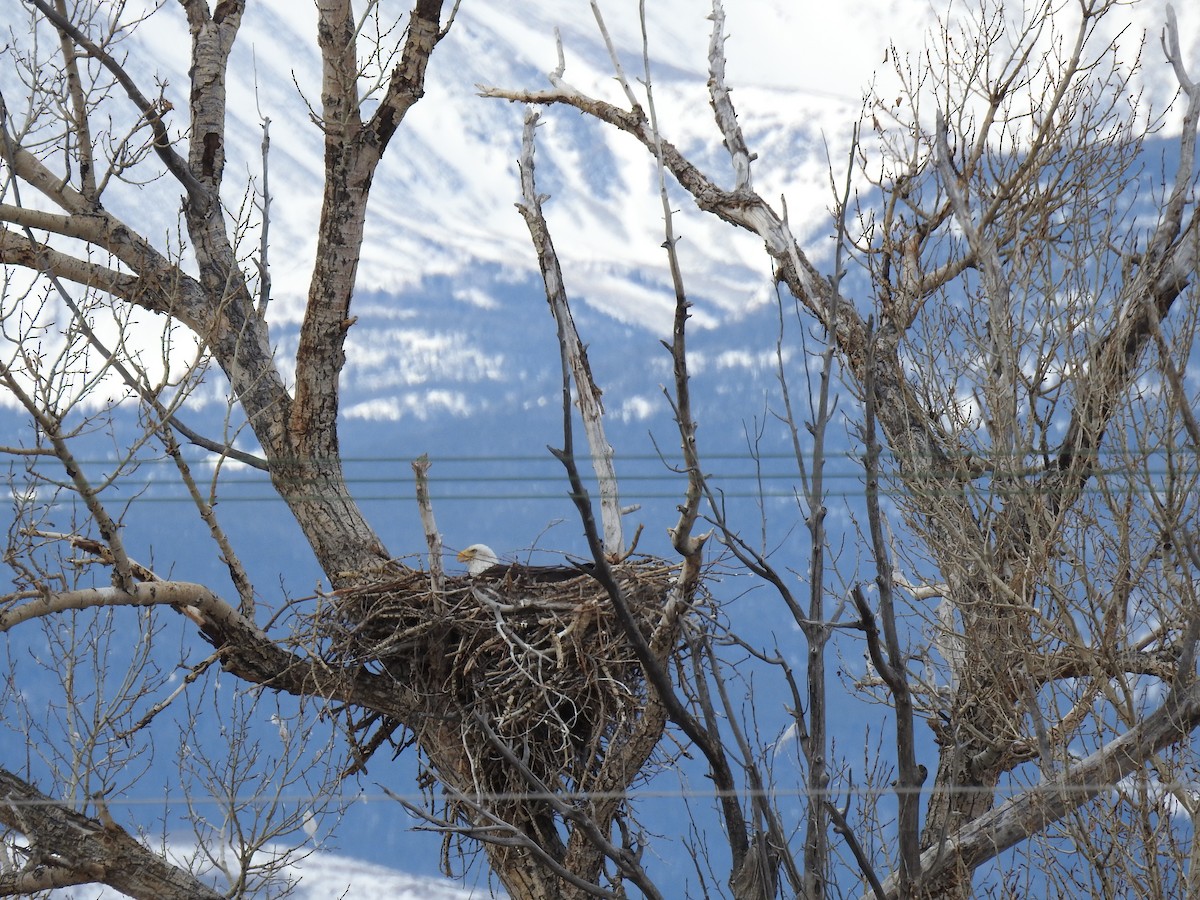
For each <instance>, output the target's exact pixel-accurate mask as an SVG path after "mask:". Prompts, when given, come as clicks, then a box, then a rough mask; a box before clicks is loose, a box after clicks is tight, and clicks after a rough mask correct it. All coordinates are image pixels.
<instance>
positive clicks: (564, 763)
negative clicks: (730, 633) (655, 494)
mask: <svg viewBox="0 0 1200 900" xmlns="http://www.w3.org/2000/svg"><path fill="white" fill-rule="evenodd" d="M613 574H614V576H615V579H616V581H617V584H618V585H619V586H620V588H621V593H622V595H623V597H624V600H625V603H626V605H627V606H628V608H629V609H630V611H631V613H632V614H633V616H634V618H635V619H636V621H637V623H638V626H639V629H640V630H641V632H642V634H643V635H644V636H645V638H646V639H647V640H650V639H651V638H652V637H654V636H655V634H656V630H659V629H663V628H666V629H667V630H668V631H669V632H670V633H669V634H660V635H659V637H660V638H665V641H663V640H659V641H656V643H657V644H658V645H659V646H665V647H674V646H676V645H677V643H678V642H677V640H676V638H677V636H678V629H679V627H680V619H681V618H682V617H681V616H680V615H678V614H668V615H667V616H666V617H665V618H664V611H665V610H666V609H667V607H668V597H669V594H670V592H671V591H672V590H673V589H675V588H676V586H677V580H678V576H679V570H678V567H672V566H669V565H667V564H666V563H665V562H663V561H661V560H656V559H649V558H640V559H633V560H628V561H626V562H624V563H622V564H620V565H617V566H614V567H613ZM337 620H338V622H339V623H340V624H338V625H337V626H335V631H333V632H332V633H329V632H327V636H328V639H329V640H330V641H331V643H330V644H329V645H327V646H328V647H329V649H330V651H331V653H332V655H333V656H334V657H335V658H337V659H338V661H340V662H341V663H343V664H346V663H354V664H359V665H365V666H367V667H368V668H370V669H371V670H372V671H376V672H380V673H386V674H387V675H389V676H390V677H392V678H394V679H396V680H397V681H398V682H400V683H403V684H404V685H405V686H406V688H407V689H408V690H409V691H413V692H415V693H417V694H419V695H420V696H423V697H425V698H427V702H426V703H424V704H423V705H424V709H422V710H416V711H414V712H415V713H416V716H414V719H413V721H410V722H406V723H405V724H406V725H408V726H409V727H410V728H412V729H413V731H414V732H415V733H416V736H417V738H418V739H419V742H420V743H421V744H422V745H424V746H425V747H426V748H427V749H428V747H430V746H431V745H436V744H437V743H438V741H441V742H443V743H444V742H445V741H446V740H447V738H448V737H449V735H450V733H451V732H448V731H447V729H454V730H457V731H459V732H460V733H459V734H458V735H457V740H459V741H461V747H462V749H463V750H464V751H465V752H466V755H467V757H469V769H468V770H467V771H460V772H458V773H456V775H457V777H454V778H452V779H451V780H450V781H451V783H452V784H456V786H457V787H458V788H459V789H460V790H462V791H464V792H467V791H470V792H478V793H480V794H483V795H496V794H508V795H514V794H523V793H528V792H529V791H530V790H531V788H532V785H531V777H530V776H531V775H532V776H533V778H535V779H537V780H538V781H540V782H541V783H542V784H543V785H544V786H545V788H546V789H548V790H551V791H554V792H562V791H587V790H589V789H593V788H594V786H595V785H594V781H595V780H596V777H597V774H598V773H599V772H600V769H601V765H602V763H603V761H604V759H605V757H606V754H607V753H608V752H609V748H610V746H612V747H616V746H618V745H621V744H623V743H624V742H626V741H629V740H632V739H634V738H633V735H634V733H635V731H636V730H637V728H638V725H639V722H641V721H642V719H643V713H644V712H645V710H646V708H647V703H648V695H647V684H646V680H645V676H644V673H643V669H642V666H641V663H640V662H639V661H638V659H637V656H636V655H635V653H634V650H633V647H632V645H631V643H630V641H629V638H628V635H627V634H626V633H625V632H624V630H623V629H622V627H621V625H620V623H619V622H618V620H617V617H616V614H615V612H614V609H613V602H612V599H611V598H610V597H609V594H608V592H607V591H606V590H605V589H604V587H603V586H602V585H601V584H600V583H599V582H598V581H597V580H596V579H595V578H593V577H592V576H591V575H589V574H587V573H586V572H584V571H582V570H575V571H572V570H569V569H565V568H564V569H557V570H549V569H538V568H526V567H520V566H512V567H498V568H497V569H496V570H493V571H488V572H485V573H483V574H482V575H479V576H475V577H469V576H445V578H444V583H443V585H442V586H441V589H436V588H435V587H434V586H433V584H432V579H431V577H430V575H429V573H427V572H421V571H415V570H403V571H402V572H401V573H400V574H398V575H396V576H395V577H392V576H391V575H389V576H388V577H386V579H385V580H380V581H378V582H376V583H371V584H366V585H363V586H361V587H356V588H352V589H350V590H343V591H339V592H338V616H337ZM326 621H328V620H326ZM428 729H436V730H437V732H438V734H437V735H436V740H434V741H426V740H420V739H421V738H422V737H424V736H425V735H423V734H422V731H423V730H428ZM661 731H662V726H661V723H659V724H658V726H657V732H656V733H655V734H654V735H653V736H652V740H651V741H650V742H649V746H653V745H654V744H656V743H657V740H658V737H660V736H661ZM430 736H433V735H430ZM642 737H644V735H639V736H638V738H637V739H638V740H641V739H642ZM357 739H358V741H359V743H360V750H361V751H362V754H363V756H364V757H365V756H369V755H370V753H371V752H373V750H374V749H375V746H374V745H373V742H372V740H371V738H370V737H369V736H368V735H367V734H366V733H365V726H364V733H362V734H360V735H357ZM504 749H507V750H508V751H509V753H508V754H505V753H504V752H503V750H504ZM647 752H648V751H647ZM513 754H515V756H516V757H517V758H519V759H520V760H521V765H523V766H524V767H526V768H527V771H525V772H522V771H521V770H520V766H519V765H514V764H513V763H512V755H513ZM506 757H507V758H506ZM364 761H365V760H364ZM435 763H436V761H435ZM639 768H640V765H639ZM447 774H448V773H445V772H439V773H438V775H439V778H440V779H441V780H442V781H443V783H445V782H446V775H447ZM621 786H622V787H624V786H625V785H624V784H622V785H621ZM454 812H455V817H456V818H460V820H461V817H462V816H463V815H464V814H465V812H466V811H465V810H463V809H461V808H458V809H456V810H454ZM466 818H468V819H471V818H473V817H472V816H470V815H467V816H466Z"/></svg>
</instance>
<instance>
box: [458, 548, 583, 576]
mask: <svg viewBox="0 0 1200 900" xmlns="http://www.w3.org/2000/svg"><path fill="white" fill-rule="evenodd" d="M458 561H459V562H460V563H466V564H467V575H469V576H470V577H472V578H485V579H487V580H489V581H504V580H519V581H542V582H547V581H550V582H552V581H569V580H570V579H572V578H578V577H579V576H581V575H590V574H591V573H592V568H593V564H592V563H582V562H581V563H575V564H572V565H569V566H525V565H521V564H520V563H509V562H501V560H500V557H498V556H497V555H496V551H495V550H493V549H492V548H491V547H489V546H488V545H487V544H472V545H471V546H470V547H467V548H466V549H465V550H462V551H461V552H460V553H459V554H458Z"/></svg>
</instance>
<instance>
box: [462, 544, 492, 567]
mask: <svg viewBox="0 0 1200 900" xmlns="http://www.w3.org/2000/svg"><path fill="white" fill-rule="evenodd" d="M458 561H459V562H460V563H466V564H467V574H468V575H478V574H479V573H481V572H486V571H487V570H488V569H490V568H491V567H492V566H498V565H500V557H498V556H497V555H496V551H495V550H493V549H492V548H491V547H489V546H488V545H487V544H472V545H471V546H470V547H467V549H465V550H463V551H461V552H460V553H459V554H458Z"/></svg>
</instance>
